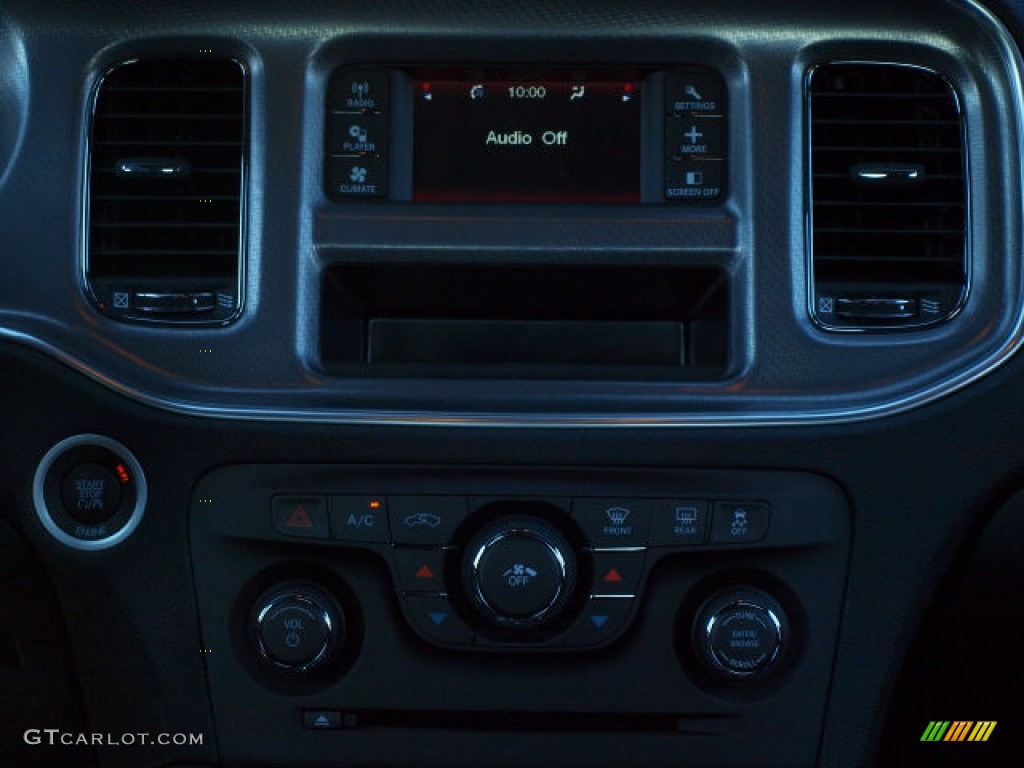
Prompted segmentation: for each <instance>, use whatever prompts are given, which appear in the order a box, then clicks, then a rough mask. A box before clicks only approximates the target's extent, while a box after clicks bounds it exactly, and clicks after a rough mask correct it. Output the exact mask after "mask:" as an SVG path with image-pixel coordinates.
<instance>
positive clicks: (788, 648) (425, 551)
mask: <svg viewBox="0 0 1024 768" xmlns="http://www.w3.org/2000/svg"><path fill="white" fill-rule="evenodd" d="M190 514H191V525H190V535H191V540H192V553H193V562H194V564H195V575H196V590H197V596H198V601H199V606H200V618H201V626H202V632H203V645H204V647H205V648H209V649H210V652H209V653H208V654H204V662H205V663H206V665H207V670H208V674H209V680H210V690H211V696H212V700H213V704H214V709H215V714H216V716H217V720H218V722H219V723H222V724H223V725H222V728H223V732H221V733H219V734H218V742H219V744H221V745H222V748H223V750H224V754H225V756H226V759H229V760H231V761H234V762H238V763H245V762H246V761H252V760H257V759H271V760H272V759H278V758H280V759H292V760H294V759H297V758H300V759H301V760H302V761H304V762H305V763H308V764H310V765H316V764H320V763H322V764H324V765H328V764H332V761H334V762H336V760H337V758H338V754H340V753H339V752H338V749H342V750H343V751H344V752H345V755H346V759H350V760H351V761H352V762H354V763H357V764H358V763H368V764H369V763H372V764H378V765H391V764H394V765H398V764H402V760H403V759H404V757H403V754H402V753H401V750H398V751H395V750H397V749H398V747H397V746H396V747H395V750H393V749H392V747H393V746H394V745H392V743H391V742H390V740H382V739H380V738H379V734H381V733H384V732H387V733H395V734H398V733H401V734H402V735H403V736H402V742H403V744H407V743H411V742H410V740H411V741H412V742H415V741H416V739H418V738H421V737H422V739H423V740H426V741H430V739H431V738H434V737H432V736H431V734H432V733H434V732H435V731H437V729H441V730H443V731H444V732H445V733H446V734H448V736H446V742H445V744H446V746H445V747H442V748H440V749H441V750H442V752H444V751H445V750H447V749H448V746H447V745H448V743H449V742H448V739H449V737H450V753H448V752H446V753H445V754H447V755H448V758H450V759H449V760H448V761H449V762H458V755H460V754H461V755H464V754H466V752H465V749H466V748H467V747H466V744H464V743H462V742H461V741H460V740H462V739H464V738H468V736H467V734H472V733H474V732H476V731H477V730H479V729H481V728H484V729H486V730H487V731H488V733H489V734H491V735H493V736H495V737H496V738H498V740H499V741H501V739H502V737H501V734H504V733H506V731H507V735H508V745H510V746H511V745H521V744H523V743H525V742H524V741H523V739H524V738H525V739H526V741H527V742H528V741H530V740H531V738H532V737H530V738H527V737H525V736H524V734H525V733H537V734H543V733H561V734H564V735H566V736H567V738H566V739H565V740H559V743H560V744H561V743H565V744H567V745H570V744H571V743H573V739H574V738H576V737H579V738H584V737H586V736H587V734H592V733H601V734H603V738H608V739H612V740H619V741H621V742H622V743H626V742H630V743H632V740H635V739H637V738H639V737H640V736H641V735H642V736H643V744H645V745H647V744H650V743H653V742H652V741H651V737H652V735H655V736H657V739H655V741H658V743H660V744H663V745H664V747H665V749H666V750H669V749H671V752H672V754H674V755H678V754H684V753H686V754H691V753H692V754H693V755H694V760H695V761H697V760H698V759H699V760H702V761H703V762H702V763H700V764H718V765H732V764H737V765H738V764H740V763H739V762H737V761H738V760H740V759H741V758H742V756H744V755H749V754H750V750H751V749H753V747H754V745H756V744H759V743H763V742H764V740H766V739H771V738H772V735H773V734H777V733H778V732H780V730H783V729H785V727H786V722H785V717H784V713H785V712H792V711H801V712H821V711H823V708H824V701H825V696H826V694H827V684H828V680H829V673H830V669H831V663H832V658H833V655H834V643H835V637H836V633H837V630H838V622H839V610H840V604H841V598H842V590H843V583H844V578H845V568H846V558H847V555H848V550H849V527H850V520H849V512H848V509H847V507H846V501H845V497H844V495H843V494H842V492H841V491H840V490H839V489H838V488H837V487H836V486H835V485H834V484H832V483H831V482H830V481H828V480H826V479H824V478H820V477H817V476H814V475H810V474H804V473H793V472H756V471H744V472H738V471H707V470H701V471H678V470H628V471H608V470H602V471H593V470H581V469H565V470H536V469H525V468H524V469H460V468H452V467H415V468H407V467H365V466H362V467H351V466H338V467H331V466H288V465H273V466H256V465H253V466H235V467H223V468H220V469H217V470H214V471H213V472H211V473H210V474H208V475H207V476H206V477H204V478H203V479H202V480H201V481H200V482H199V483H198V484H197V485H196V487H195V490H194V494H193V500H192V507H191V512H190ZM234 723H245V724H246V726H245V728H234V726H233V725H232V724H234ZM382 729H383V730H382ZM304 731H321V732H324V733H319V734H311V735H310V736H307V737H303V736H302V735H301V734H302V732H304ZM332 731H337V732H341V733H343V734H344V739H343V741H334V740H332V738H331V737H330V732H332ZM806 731H807V733H808V734H809V735H810V736H813V734H814V733H815V732H816V728H815V725H814V724H813V723H808V724H807V727H806ZM254 734H255V735H254ZM569 735H571V736H572V738H568V736H569ZM810 736H809V738H808V739H806V740H797V741H794V742H793V743H788V744H787V747H786V749H788V750H791V752H792V754H793V756H794V757H793V759H792V760H790V763H791V764H804V763H807V764H810V763H809V762H808V760H813V755H814V749H815V745H816V740H815V739H813V738H811V737H810ZM426 741H424V743H426ZM430 743H431V744H434V745H435V747H434V748H437V747H436V742H435V741H430ZM616 743H618V742H616ZM279 745H293V746H291V747H289V749H295V747H294V745H298V747H297V748H298V749H299V752H298V753H295V752H294V751H291V752H289V753H288V755H285V754H284V753H283V752H281V747H280V746H279ZM566 748H567V749H568V746H567V747H566ZM638 748H639V747H638ZM646 748H647V747H646V746H644V747H643V749H646ZM666 754H667V753H666ZM730 756H734V757H735V758H736V759H735V760H733V759H732V757H730ZM552 758H553V759H555V760H557V761H559V762H564V760H569V763H567V764H571V760H570V755H569V754H568V753H567V754H566V755H562V756H561V757H559V756H558V755H553V756H552ZM444 759H446V758H444V756H443V755H442V756H441V760H440V761H441V762H444ZM652 760H654V758H653V757H652V758H651V760H648V761H647V763H645V764H656V763H655V762H652ZM801 761H803V762H801ZM695 764H697V763H695Z"/></svg>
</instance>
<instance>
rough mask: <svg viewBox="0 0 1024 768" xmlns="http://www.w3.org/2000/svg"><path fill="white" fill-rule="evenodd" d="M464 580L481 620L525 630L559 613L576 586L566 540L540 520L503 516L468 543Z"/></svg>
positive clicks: (538, 625) (545, 622) (571, 551)
mask: <svg viewBox="0 0 1024 768" xmlns="http://www.w3.org/2000/svg"><path fill="white" fill-rule="evenodd" d="M463 578H464V581H465V584H466V587H467V589H466V592H467V594H468V596H469V599H470V603H471V604H472V605H473V607H474V608H475V609H476V611H477V613H479V615H480V616H481V617H483V618H484V619H485V620H487V621H488V622H489V623H490V624H492V625H494V626H496V627H500V628H504V629H513V630H525V629H530V628H534V627H540V626H542V625H544V624H547V623H549V622H551V621H553V620H554V619H555V618H556V617H558V616H559V615H560V613H561V611H562V609H563V608H564V607H565V605H566V603H567V602H568V600H569V599H570V597H571V596H572V594H573V591H574V589H575V587H576V557H575V554H574V553H573V549H572V545H571V544H570V543H569V542H568V540H567V539H566V538H565V536H564V535H562V533H561V532H559V531H558V529H556V528H555V527H554V526H553V525H551V524H549V523H547V522H546V521H544V520H542V519H541V518H539V517H538V518H535V517H531V516H525V515H524V516H521V517H507V518H501V519H499V520H496V521H495V522H493V523H491V524H490V525H488V526H485V527H484V528H483V529H482V530H481V531H480V532H479V533H477V535H476V536H474V537H473V539H472V540H471V541H470V543H469V546H468V547H467V548H466V555H465V561H464V567H463Z"/></svg>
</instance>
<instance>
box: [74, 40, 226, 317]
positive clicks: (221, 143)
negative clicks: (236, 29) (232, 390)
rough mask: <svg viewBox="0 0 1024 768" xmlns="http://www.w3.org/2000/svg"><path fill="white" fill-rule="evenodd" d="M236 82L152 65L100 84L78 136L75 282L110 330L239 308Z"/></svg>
mask: <svg viewBox="0 0 1024 768" xmlns="http://www.w3.org/2000/svg"><path fill="white" fill-rule="evenodd" d="M245 152H246V142H245V77H244V72H243V70H242V67H241V66H240V65H239V63H238V62H236V61H224V60H208V59H202V60H191V59H182V60H153V61H138V62H131V63H128V64H124V65H122V66H119V67H117V68H116V69H114V70H112V71H111V72H110V73H108V74H107V76H106V77H105V78H104V79H103V82H102V83H101V85H100V88H99V90H98V92H97V95H96V102H95V111H94V114H93V122H92V130H91V135H90V163H91V167H90V173H89V197H88V200H89V214H88V221H89V233H88V237H89V240H88V253H87V255H86V282H87V287H88V290H89V293H90V295H91V297H92V298H93V300H94V301H95V303H96V305H97V306H98V307H99V308H100V309H101V310H102V311H104V312H105V313H106V314H108V315H111V316H113V317H116V318H118V319H122V320H140V321H148V322H172V323H224V322H227V321H229V320H231V319H233V318H234V317H235V316H236V315H237V314H238V311H239V308H240V291H241V283H240V264H241V253H242V242H243V237H242V231H243V229H242V210H243V205H242V202H243V197H242V191H243V180H244V168H245Z"/></svg>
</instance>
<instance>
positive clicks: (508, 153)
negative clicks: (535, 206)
mask: <svg viewBox="0 0 1024 768" xmlns="http://www.w3.org/2000/svg"><path fill="white" fill-rule="evenodd" d="M413 85H414V88H415V99H416V104H415V109H414V115H415V117H414V123H415V124H414V137H415V138H414V145H413V200H415V201H423V202H527V203H547V202H551V203H554V202H563V203H572V202H576V203H583V202H586V203H638V202H640V135H641V129H640V116H641V112H640V101H641V99H640V96H641V93H640V84H639V82H636V81H628V80H623V81H613V80H609V79H601V80H551V79H538V80H528V79H523V80H515V79H488V80H468V79H458V80H455V79H440V80H438V79H429V80H428V79H418V80H414V83H413Z"/></svg>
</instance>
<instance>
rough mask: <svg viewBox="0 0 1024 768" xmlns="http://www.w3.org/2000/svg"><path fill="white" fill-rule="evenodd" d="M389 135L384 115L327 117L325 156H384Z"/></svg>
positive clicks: (335, 115)
mask: <svg viewBox="0 0 1024 768" xmlns="http://www.w3.org/2000/svg"><path fill="white" fill-rule="evenodd" d="M389 133H390V131H389V118H388V117H387V116H386V115H344V114H333V115H328V116H327V154H329V155H386V154H387V152H388V139H389Z"/></svg>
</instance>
